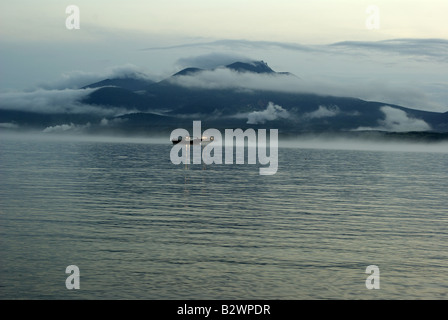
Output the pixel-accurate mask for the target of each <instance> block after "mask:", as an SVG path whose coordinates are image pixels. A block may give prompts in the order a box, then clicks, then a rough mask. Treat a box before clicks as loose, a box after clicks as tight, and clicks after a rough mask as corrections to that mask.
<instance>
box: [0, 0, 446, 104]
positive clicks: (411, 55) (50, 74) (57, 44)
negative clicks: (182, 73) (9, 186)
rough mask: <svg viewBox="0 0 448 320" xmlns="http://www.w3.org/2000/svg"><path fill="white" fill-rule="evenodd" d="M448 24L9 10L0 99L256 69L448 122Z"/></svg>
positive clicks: (202, 7)
mask: <svg viewBox="0 0 448 320" xmlns="http://www.w3.org/2000/svg"><path fill="white" fill-rule="evenodd" d="M68 5H76V6H78V7H79V9H80V29H79V30H68V29H67V28H66V19H67V17H68V16H69V14H67V13H66V12H65V10H66V7H67V6H68ZM371 5H373V6H374V8H376V9H378V11H369V10H368V8H369V6H371ZM376 13H378V15H377V16H374V15H375V14H376ZM447 13H448V1H446V0H428V1H421V0H419V1H415V0H412V1H398V0H387V1H386V0H378V1H364V0H345V1H329V0H327V1H324V0H315V1H298V0H277V1H271V0H269V1H268V0H256V1H248V0H246V1H245V0H238V1H236V0H225V1H212V0H208V1H206V0H189V1H181V0H165V1H148V0H128V1H117V0H107V1H106V0H95V1H86V0H75V1H70V2H68V1H61V0H43V1H35V0H33V1H31V0H16V1H5V0H0V91H2V92H9V94H10V95H11V91H32V90H42V88H45V89H47V90H48V89H51V88H54V89H75V88H76V86H82V85H86V84H88V83H90V82H91V81H95V80H100V79H101V78H102V77H105V76H110V75H116V74H117V72H118V71H120V70H122V71H123V70H126V69H129V70H139V71H141V72H144V73H146V74H148V76H149V77H152V78H154V79H162V78H164V77H166V76H169V75H170V74H172V73H174V72H176V71H179V70H180V69H181V68H183V67H187V66H199V67H213V66H214V65H219V64H223V63H226V62H231V61H232V60H242V59H254V60H264V61H266V62H267V63H268V64H269V66H270V67H271V68H273V69H274V70H276V71H289V72H292V73H294V74H295V75H297V76H298V77H299V78H300V79H301V80H303V81H306V85H304V87H309V88H311V87H314V88H316V87H319V90H320V91H325V90H326V91H327V92H328V93H330V94H342V95H354V96H356V97H359V98H363V99H368V100H369V99H370V100H382V101H384V102H388V103H396V104H402V105H404V106H407V107H413V108H419V109H425V110H435V111H448V90H447V87H448V22H447V21H448V19H446V17H447ZM375 17H378V18H379V19H378V20H372V19H374V18H375ZM372 21H374V22H375V21H378V25H377V26H378V27H379V28H378V29H375V28H374V29H372V24H371V23H372ZM366 22H368V23H367V24H366ZM369 23H370V24H369ZM368 26H370V27H368ZM397 39H400V40H397ZM117 70H118V71H117ZM123 72H125V71H123ZM118 73H119V72H118Z"/></svg>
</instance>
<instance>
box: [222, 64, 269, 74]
mask: <svg viewBox="0 0 448 320" xmlns="http://www.w3.org/2000/svg"><path fill="white" fill-rule="evenodd" d="M226 68H227V69H230V70H234V71H237V72H252V73H259V74H260V73H276V72H275V71H274V70H272V69H271V68H270V67H269V66H268V65H267V63H266V62H264V61H253V62H250V63H247V62H235V63H232V64H229V65H227V66H226Z"/></svg>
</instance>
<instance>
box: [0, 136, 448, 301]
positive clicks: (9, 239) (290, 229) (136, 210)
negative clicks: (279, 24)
mask: <svg viewBox="0 0 448 320" xmlns="http://www.w3.org/2000/svg"><path fill="white" fill-rule="evenodd" d="M170 149H171V145H169V144H144V143H140V144H137V143H106V142H88V141H84V142H76V141H70V142H57V141H50V142H38V141H26V140H13V139H5V140H2V141H1V142H0V177H1V181H2V183H1V184H0V219H1V223H0V230H1V244H0V250H1V264H0V284H1V285H0V298H32V299H38V298H50V299H54V298H58V299H65V298H67V299H71V298H95V299H184V298H185V299H408V298H411V299H413V298H428V299H429V298H431V299H446V298H447V293H448V279H447V277H446V272H445V270H446V268H447V267H448V259H447V258H448V250H447V249H448V248H447V246H448V241H447V240H448V228H447V222H448V217H447V213H446V207H447V202H446V199H447V191H446V190H448V170H447V169H448V156H447V154H444V153H412V152H380V151H355V150H353V151H348V150H319V149H295V148H285V149H283V148H281V149H279V170H278V172H277V174H275V175H272V176H261V175H259V171H258V168H256V165H209V166H207V167H204V166H202V165H193V164H191V165H188V166H186V165H178V166H176V165H173V164H172V163H171V161H170V159H169V152H170ZM72 264H74V265H77V266H78V267H79V268H80V273H81V289H80V290H79V291H69V290H67V289H66V288H65V279H66V277H67V276H68V275H66V274H65V268H66V267H67V266H68V265H72ZM369 265H377V266H378V267H379V268H380V271H381V276H380V279H381V289H380V290H367V289H366V287H365V280H366V278H367V275H366V274H365V269H366V267H367V266H369Z"/></svg>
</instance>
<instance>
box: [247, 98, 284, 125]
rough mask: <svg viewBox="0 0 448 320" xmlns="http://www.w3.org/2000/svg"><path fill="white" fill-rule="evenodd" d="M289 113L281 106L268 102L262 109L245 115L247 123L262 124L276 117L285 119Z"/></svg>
mask: <svg viewBox="0 0 448 320" xmlns="http://www.w3.org/2000/svg"><path fill="white" fill-rule="evenodd" d="M289 116H290V114H289V112H288V111H287V110H285V109H283V108H282V107H281V106H279V105H277V104H274V103H273V102H269V104H268V106H267V107H266V109H265V110H263V111H254V112H251V113H249V115H248V116H247V123H248V124H264V123H266V122H267V121H273V120H277V119H287V118H289Z"/></svg>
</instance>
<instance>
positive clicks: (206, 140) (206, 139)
mask: <svg viewBox="0 0 448 320" xmlns="http://www.w3.org/2000/svg"><path fill="white" fill-rule="evenodd" d="M213 140H214V138H213V137H201V138H200V139H199V138H193V139H192V138H190V137H188V136H187V137H185V138H182V137H181V138H180V139H177V140H175V139H173V140H171V142H172V143H173V144H178V143H181V142H182V143H184V144H188V143H190V145H194V144H196V145H198V144H201V145H202V144H208V143H210V142H212V141H213Z"/></svg>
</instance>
